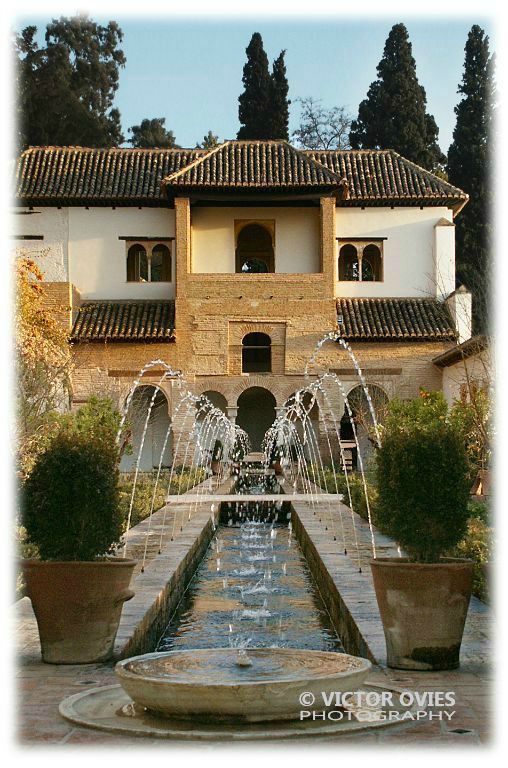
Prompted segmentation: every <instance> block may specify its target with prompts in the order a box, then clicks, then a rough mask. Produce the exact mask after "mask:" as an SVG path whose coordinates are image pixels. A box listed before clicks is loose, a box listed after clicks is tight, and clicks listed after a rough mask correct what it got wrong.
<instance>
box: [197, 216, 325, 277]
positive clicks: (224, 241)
mask: <svg viewBox="0 0 508 768" xmlns="http://www.w3.org/2000/svg"><path fill="white" fill-rule="evenodd" d="M239 219H257V220H268V221H275V249H274V251H275V271H276V272H279V273H309V272H311V273H312V272H319V269H320V266H319V209H317V208H194V209H193V210H192V264H193V271H194V272H196V273H210V272H213V273H223V274H224V273H226V274H234V272H235V225H234V222H235V220H239Z"/></svg>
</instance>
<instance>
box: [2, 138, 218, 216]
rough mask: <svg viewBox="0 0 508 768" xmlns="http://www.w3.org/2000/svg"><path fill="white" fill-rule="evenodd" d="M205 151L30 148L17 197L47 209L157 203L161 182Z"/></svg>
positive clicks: (21, 167) (23, 160)
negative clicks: (51, 207) (58, 206)
mask: <svg viewBox="0 0 508 768" xmlns="http://www.w3.org/2000/svg"><path fill="white" fill-rule="evenodd" d="M202 153H203V150H192V149H88V148H84V147H30V149H27V150H26V151H25V152H23V153H22V155H21V158H20V162H19V164H18V168H17V174H16V193H15V194H16V197H18V198H20V199H22V200H26V201H27V202H30V201H33V202H35V203H39V204H42V205H44V204H45V203H46V204H47V203H52V204H57V203H67V204H73V205H86V204H88V203H90V202H93V203H94V204H103V205H106V204H108V203H109V204H111V203H118V204H130V205H137V204H143V205H150V204H152V205H154V204H155V205H158V204H159V203H160V197H161V182H162V179H164V178H165V177H166V176H168V174H171V173H173V172H174V171H176V170H178V169H179V168H180V167H182V166H185V165H188V163H189V162H191V161H192V160H194V159H195V158H196V157H198V156H199V155H200V154H202Z"/></svg>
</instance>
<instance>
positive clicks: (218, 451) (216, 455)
mask: <svg viewBox="0 0 508 768" xmlns="http://www.w3.org/2000/svg"><path fill="white" fill-rule="evenodd" d="M221 459H222V443H221V441H220V440H216V441H215V443H214V445H213V450H212V465H211V466H212V472H213V474H214V475H218V474H219V471H220V463H221Z"/></svg>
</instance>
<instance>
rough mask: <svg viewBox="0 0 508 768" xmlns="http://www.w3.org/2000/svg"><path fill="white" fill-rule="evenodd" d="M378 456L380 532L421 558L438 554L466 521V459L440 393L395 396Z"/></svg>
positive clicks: (428, 559)
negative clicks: (409, 398) (404, 399)
mask: <svg viewBox="0 0 508 768" xmlns="http://www.w3.org/2000/svg"><path fill="white" fill-rule="evenodd" d="M382 441H383V442H382V447H381V448H380V449H378V451H377V455H376V463H377V477H376V480H377V488H378V493H379V501H378V505H377V512H376V517H377V520H378V522H379V525H380V528H381V530H382V531H383V532H384V533H386V534H388V535H389V536H392V537H393V538H394V539H395V540H396V541H397V542H398V543H399V544H400V545H401V546H402V547H403V548H404V549H405V550H406V552H407V553H408V555H409V556H410V557H411V558H413V559H415V560H417V561H421V562H438V561H439V557H440V556H441V555H442V554H443V553H444V552H446V551H447V550H448V549H450V547H453V546H454V545H455V544H457V542H458V541H459V540H460V539H461V538H462V536H463V535H464V533H465V530H466V525H467V517H468V511H467V502H468V498H469V479H468V470H469V465H468V460H467V455H466V450H465V446H464V442H463V439H462V436H461V434H460V432H459V431H458V430H457V429H456V428H455V426H454V425H453V424H451V423H450V422H449V421H448V420H447V418H446V402H445V400H444V397H443V395H442V393H427V392H422V393H421V396H420V397H419V398H418V399H416V400H413V401H410V402H407V403H406V402H402V401H399V400H394V401H392V403H390V412H389V416H388V419H387V420H386V424H385V426H384V429H383V437H382Z"/></svg>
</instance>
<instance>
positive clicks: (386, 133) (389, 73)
mask: <svg viewBox="0 0 508 768" xmlns="http://www.w3.org/2000/svg"><path fill="white" fill-rule="evenodd" d="M377 72H378V77H377V80H375V81H374V82H373V83H371V85H370V87H369V90H368V93H367V98H366V99H365V100H364V101H362V102H361V104H360V106H359V109H358V118H357V119H356V120H354V121H353V122H352V124H351V133H350V141H351V146H352V147H353V149H393V150H395V151H396V152H399V153H400V154H401V155H402V156H403V157H406V158H407V159H408V160H412V161H413V162H414V163H417V164H418V165H421V166H423V167H424V168H427V169H428V170H432V169H434V168H436V167H437V166H439V165H440V164H443V163H444V162H445V160H446V158H445V156H444V155H443V154H442V152H441V150H440V149H439V146H438V143H437V137H438V133H439V131H438V127H437V125H436V122H435V120H434V117H433V116H432V115H429V114H428V113H427V112H426V106H427V97H426V94H425V89H424V88H423V87H422V86H421V85H420V84H419V82H418V78H417V76H416V63H415V60H414V58H413V56H412V48H411V43H410V42H409V36H408V32H407V29H406V27H405V26H404V24H395V25H394V26H393V27H392V29H391V30H390V34H389V35H388V38H387V40H386V44H385V48H384V52H383V57H382V59H381V61H380V62H379V64H378V66H377Z"/></svg>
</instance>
